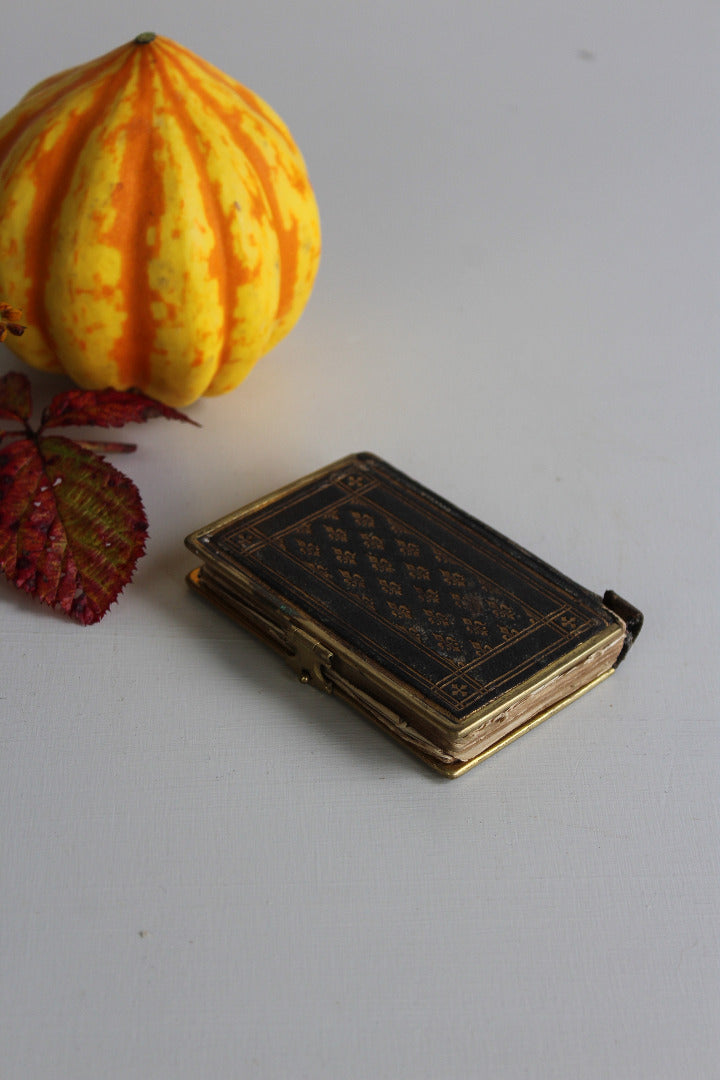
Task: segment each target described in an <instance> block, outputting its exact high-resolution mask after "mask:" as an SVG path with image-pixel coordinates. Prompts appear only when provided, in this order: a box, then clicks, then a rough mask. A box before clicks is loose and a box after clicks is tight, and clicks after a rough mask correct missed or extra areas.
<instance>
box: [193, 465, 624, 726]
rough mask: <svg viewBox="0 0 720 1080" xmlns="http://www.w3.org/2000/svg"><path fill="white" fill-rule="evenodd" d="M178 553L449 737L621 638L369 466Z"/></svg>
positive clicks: (524, 560) (284, 494)
mask: <svg viewBox="0 0 720 1080" xmlns="http://www.w3.org/2000/svg"><path fill="white" fill-rule="evenodd" d="M186 542H187V544H188V546H189V547H190V548H191V550H193V551H194V552H196V553H198V554H199V555H201V556H202V558H203V559H204V560H205V562H206V564H208V565H213V564H214V565H215V566H217V567H218V569H219V571H220V573H221V575H223V576H224V577H226V578H228V579H232V577H233V575H235V576H237V578H238V580H241V581H244V582H247V581H249V582H251V583H252V585H253V588H255V589H256V590H259V591H260V592H261V593H262V595H263V598H264V603H265V604H266V607H267V608H268V609H272V608H273V607H274V608H275V609H277V610H278V612H280V613H281V614H282V618H283V619H284V620H285V621H286V622H290V623H292V622H296V623H297V622H304V623H306V624H307V622H308V621H310V622H311V623H313V624H316V625H319V626H320V627H324V628H326V630H327V631H329V633H330V634H331V635H332V637H333V638H334V640H336V641H337V640H339V641H341V642H343V643H345V645H346V646H347V652H348V654H352V655H355V656H358V657H360V658H362V659H363V660H366V661H369V662H370V663H371V664H372V665H377V666H378V667H379V668H381V669H382V670H383V672H385V673H386V674H387V677H388V679H390V680H391V681H396V682H397V683H398V684H399V685H402V686H404V687H406V688H409V689H410V692H411V693H412V694H413V695H420V696H421V697H422V699H423V700H424V701H425V702H427V703H428V704H429V705H430V706H431V707H434V708H435V709H437V710H438V711H439V713H441V714H442V716H443V717H444V718H445V720H446V721H447V724H448V725H449V726H450V728H454V729H455V731H456V732H461V731H463V729H464V727H465V726H466V725H467V723H468V722H469V721H470V720H471V719H472V718H473V717H474V716H477V715H478V710H483V709H484V708H486V707H487V706H488V705H490V704H491V703H493V702H494V701H496V700H498V699H499V698H505V697H507V695H509V694H512V692H513V691H514V690H515V689H516V688H517V687H520V686H525V685H527V684H528V683H529V682H532V680H533V679H535V678H538V677H540V676H541V675H542V673H543V672H545V671H547V670H548V669H550V668H552V667H553V665H557V664H558V663H561V662H562V660H563V658H565V657H567V656H568V655H570V654H574V653H575V652H577V650H578V649H579V648H582V646H583V645H584V644H585V643H587V642H591V641H594V640H598V638H599V637H600V639H601V638H602V634H603V632H607V633H608V634H610V633H617V629H618V624H619V620H618V619H617V617H616V616H615V615H614V614H613V612H612V611H610V610H609V609H608V607H606V606H605V605H604V604H603V602H602V600H601V599H600V597H599V596H597V595H595V594H594V593H593V592H590V591H589V590H587V589H585V588H583V587H582V586H580V585H578V584H576V583H575V582H573V581H571V580H570V579H569V578H567V577H566V576H565V575H563V574H561V573H559V572H558V571H556V570H554V569H553V568H552V567H550V566H549V565H547V564H546V563H544V562H543V561H541V560H540V559H538V558H536V557H535V556H533V555H531V554H530V553H529V552H527V551H526V550H524V549H523V548H522V547H520V546H519V545H517V544H515V543H513V542H512V541H511V540H508V539H507V538H506V537H504V536H502V535H500V534H499V533H497V532H496V531H495V530H493V529H491V528H489V527H488V526H487V525H484V524H483V523H482V522H480V521H478V520H477V519H475V518H473V517H471V516H470V515H469V514H466V513H464V512H463V511H461V510H459V509H458V508H457V507H455V506H453V505H451V504H450V503H448V502H447V501H446V500H445V499H442V498H441V497H440V496H438V495H435V494H433V493H432V492H430V491H428V490H427V489H426V488H424V487H423V486H422V485H420V484H418V483H417V482H415V481H413V480H411V479H410V478H409V477H407V476H405V475H404V474H403V473H401V472H399V471H398V470H397V469H395V468H393V467H392V466H391V465H388V464H387V463H386V462H384V461H382V460H381V459H379V458H377V457H375V456H374V455H372V454H356V455H352V456H351V457H348V458H345V459H343V461H341V462H337V463H336V464H334V465H331V466H328V467H327V468H326V469H323V470H320V471H319V472H317V473H314V474H312V475H311V476H310V477H307V478H305V479H303V480H300V481H297V482H296V483H294V484H291V485H289V486H288V487H286V488H283V489H282V490H281V491H279V492H277V493H274V494H272V495H270V496H267V497H265V498H264V499H261V500H258V501H257V502H255V503H253V504H251V505H250V506H248V507H245V508H243V509H241V510H239V511H236V512H234V513H232V514H229V515H227V516H226V517H225V518H223V519H221V520H220V521H218V522H215V523H213V524H212V525H209V526H207V527H206V528H204V529H199V530H197V531H196V532H195V533H193V534H192V535H191V536H189V537H188V538H187V541H186Z"/></svg>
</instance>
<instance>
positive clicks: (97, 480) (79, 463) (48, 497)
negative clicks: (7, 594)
mask: <svg viewBox="0 0 720 1080" xmlns="http://www.w3.org/2000/svg"><path fill="white" fill-rule="evenodd" d="M146 538H147V519H146V517H145V511H144V509H143V505H142V500H141V499H140V494H139V492H138V490H137V488H136V487H135V485H134V484H133V482H132V480H130V479H129V478H128V477H126V476H123V474H122V473H121V472H119V471H118V470H117V469H116V468H114V466H112V465H111V464H110V463H109V462H107V461H104V460H103V459H102V458H99V457H97V455H95V454H93V453H92V452H91V451H89V450H84V449H82V448H81V447H79V446H77V445H76V444H74V443H73V442H72V440H70V439H65V438H62V437H61V436H51V437H49V438H41V439H38V440H34V439H18V440H16V441H15V442H12V443H10V444H8V445H7V446H6V447H5V449H4V450H0V568H2V570H3V572H4V573H5V575H6V576H7V577H8V578H9V579H10V581H13V582H14V583H15V585H17V587H18V588H20V589H24V590H25V592H28V593H30V594H31V595H32V596H35V597H37V599H39V600H41V601H43V603H45V604H49V605H50V607H54V608H59V609H60V610H61V611H64V612H65V614H66V615H70V616H72V617H73V618H75V619H77V620H78V622H81V623H83V625H88V624H89V623H94V622H97V621H98V619H101V618H102V616H103V615H104V614H105V612H106V611H107V610H108V608H109V607H110V605H111V604H112V603H113V601H114V600H116V599H117V597H118V595H119V593H120V592H121V591H122V589H123V588H124V586H125V585H126V584H127V582H128V581H129V580H130V579H131V577H132V575H133V571H134V569H135V565H136V563H137V561H138V559H139V558H140V556H141V555H142V553H143V551H144V550H145V541H146Z"/></svg>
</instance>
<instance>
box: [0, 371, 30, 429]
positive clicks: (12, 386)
mask: <svg viewBox="0 0 720 1080" xmlns="http://www.w3.org/2000/svg"><path fill="white" fill-rule="evenodd" d="M31 408H32V398H31V395H30V383H29V381H28V380H27V379H26V377H25V376H24V375H20V374H18V372H16V371H11V372H10V373H9V374H8V375H3V377H2V379H0V420H19V421H20V422H21V423H25V421H26V420H29V419H30V410H31Z"/></svg>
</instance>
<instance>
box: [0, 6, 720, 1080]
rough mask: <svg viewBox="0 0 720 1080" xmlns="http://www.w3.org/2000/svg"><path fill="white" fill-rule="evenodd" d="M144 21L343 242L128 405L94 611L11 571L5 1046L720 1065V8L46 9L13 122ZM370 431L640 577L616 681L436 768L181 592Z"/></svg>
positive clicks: (574, 1069)
mask: <svg viewBox="0 0 720 1080" xmlns="http://www.w3.org/2000/svg"><path fill="white" fill-rule="evenodd" d="M145 29H153V30H156V31H157V32H159V33H163V34H166V35H168V36H170V37H174V38H175V39H177V40H179V41H181V42H182V43H183V44H184V45H186V46H187V47H189V48H191V49H193V50H194V51H195V52H198V53H200V54H201V55H203V56H205V57H206V58H207V59H209V60H211V61H212V62H214V63H215V64H217V65H218V66H219V67H221V68H223V69H224V70H226V71H228V72H230V73H231V74H233V75H235V76H236V77H237V78H239V79H240V80H241V81H243V82H245V83H246V84H247V85H249V86H251V87H252V88H253V89H255V90H256V91H257V92H258V93H260V94H261V95H262V96H263V97H265V98H266V100H268V101H269V102H270V103H271V104H272V105H273V106H274V107H275V108H276V109H277V110H278V111H279V112H280V114H281V115H282V116H283V117H284V118H285V120H286V121H287V122H288V124H289V126H290V128H291V130H292V131H293V133H294V135H295V137H296V138H297V140H298V142H299V144H300V146H301V148H302V150H303V153H304V155H305V158H306V161H307V164H308V167H309V170H310V173H311V176H312V179H313V182H314V185H315V188H316V192H317V196H318V200H319V204H320V209H321V214H322V219H323V228H324V255H323V263H322V267H321V271H320V275H319V278H318V282H317V286H316V290H315V293H314V296H313V298H312V301H311V303H310V306H309V307H308V310H307V312H306V314H305V315H304V317H303V319H302V320H301V322H300V324H299V326H298V327H297V329H296V330H295V331H294V332H293V333H292V334H291V336H290V337H289V338H288V339H287V340H286V341H285V342H283V343H282V344H281V345H280V346H279V347H278V348H277V349H276V350H275V351H274V352H273V353H272V354H271V355H270V356H268V357H267V358H266V359H264V360H263V361H262V362H261V363H260V364H259V365H258V367H257V368H256V369H255V371H254V372H253V373H252V375H251V376H250V378H249V379H248V380H247V382H246V383H245V384H243V386H241V387H240V388H239V389H238V390H236V391H235V392H234V393H232V394H231V395H228V396H226V397H224V398H222V399H214V400H206V401H203V402H200V403H198V404H197V405H196V406H194V407H193V408H192V410H191V414H192V416H193V417H194V418H195V419H197V420H198V421H199V422H200V423H201V424H202V428H201V429H199V430H196V429H192V428H189V427H187V426H185V425H173V424H169V423H164V422H161V421H156V422H154V423H153V424H151V425H147V426H146V427H144V428H138V429H137V436H136V437H137V441H138V443H139V450H138V452H137V454H136V455H135V456H134V457H128V458H124V459H123V460H122V461H121V462H120V463H119V464H120V467H121V468H124V469H126V470H127V471H128V472H129V473H130V474H131V475H132V476H133V478H134V479H135V480H136V482H137V484H138V486H139V487H140V490H141V492H142V494H143V497H144V500H145V504H146V507H147V511H148V515H149V518H150V524H151V540H150V543H149V546H148V552H147V555H146V557H145V558H144V560H143V561H142V563H141V564H140V566H139V569H138V572H137V575H136V579H135V581H134V583H133V584H132V585H131V586H130V587H129V588H128V589H127V591H126V593H125V594H124V596H123V597H122V598H121V600H120V602H119V603H118V605H117V606H116V607H115V608H114V609H113V610H112V612H111V613H110V614H109V615H108V617H107V618H106V619H105V620H104V621H103V622H102V623H101V624H99V625H98V626H97V627H95V628H92V629H89V630H82V629H80V628H79V627H75V626H73V625H70V624H68V623H66V622H65V621H63V620H62V619H59V618H56V617H54V616H53V615H51V614H48V613H46V612H44V611H40V610H39V608H38V607H37V606H36V605H35V604H34V603H33V602H31V601H30V600H28V599H27V598H25V597H23V596H20V595H19V594H17V593H16V591H15V590H14V589H13V588H11V587H10V586H9V585H7V584H3V583H2V582H0V634H1V635H2V652H1V654H0V656H1V663H2V681H1V682H0V738H1V739H2V756H1V758H0V767H1V768H2V772H3V775H2V781H1V786H0V800H1V803H0V806H1V810H0V812H1V815H2V822H3V826H2V852H1V860H2V863H1V885H0V888H1V891H2V911H3V916H2V920H1V921H0V945H1V949H2V953H1V956H2V960H1V967H2V974H1V983H0V1015H2V1017H3V1024H2V1034H0V1060H2V1067H1V1071H2V1074H3V1077H4V1078H5V1080H26V1078H27V1077H38V1078H39V1077H43V1078H44V1077H52V1078H56V1077H68V1078H70V1077H71V1078H72V1080H84V1078H93V1080H97V1078H98V1077H103V1078H104V1077H109V1078H115V1077H117V1078H123V1080H126V1078H129V1077H138V1078H147V1077H158V1078H159V1077H163V1078H164V1077H172V1078H173V1080H177V1078H186V1077H187V1078H195V1077H204V1076H214V1077H243V1078H245V1077H260V1078H263V1080H264V1078H276V1077H277V1078H285V1077H291V1078H300V1077H307V1078H312V1080H319V1078H325V1077H327V1078H328V1080H337V1078H338V1077H343V1078H345V1077H347V1078H359V1080H364V1078H369V1077H373V1078H387V1080H405V1078H407V1080H423V1078H428V1080H431V1078H432V1080H435V1078H437V1077H440V1076H443V1077H449V1078H458V1080H460V1078H465V1077H470V1076H483V1077H485V1076H487V1077H502V1078H508V1080H515V1078H520V1077H533V1078H535V1077H542V1078H548V1080H559V1078H568V1080H575V1078H576V1077H583V1078H585V1080H601V1078H602V1080H605V1078H606V1077H609V1076H617V1077H628V1078H630V1077H632V1078H634V1080H637V1078H647V1080H663V1078H667V1080H676V1078H677V1077H679V1076H689V1077H693V1078H697V1080H704V1078H707V1080H710V1078H711V1077H715V1076H717V1060H718V1059H719V1058H720V1042H719V1040H718V1030H720V1024H718V1013H719V1009H718V1005H719V1004H720V1001H719V997H720V995H719V993H718V987H719V985H720V983H719V981H718V976H719V975H720V963H719V950H718V920H717V915H718V899H719V889H718V880H719V877H718V820H717V819H718V812H717V806H718V798H717V796H718V780H717V777H718V757H719V754H718V748H719V743H718V726H717V719H718V718H717V702H718V699H719V698H718V691H719V689H720V687H718V679H717V667H718V665H717V641H718V599H719V597H718V532H719V529H718V518H719V515H718V496H717V479H718V464H719V461H720V453H719V447H718V436H717V430H718V422H717V421H718V403H719V398H720V395H719V394H718V363H717V356H718V345H719V344H720V328H719V320H718V299H717V297H718V290H717V283H718V224H719V219H720V214H719V202H718V190H719V189H720V183H719V181H720V175H719V172H720V169H719V165H720V157H719V155H718V143H717V130H718V128H717V122H718V119H719V116H718V113H719V111H720V110H719V97H718V91H719V89H720V87H719V82H720V79H719V77H718V66H717V48H718V43H719V42H718V36H719V35H718V17H717V6H716V5H715V4H714V3H712V2H693V3H688V2H687V0H683V2H682V3H681V2H680V0H670V2H668V3H665V4H662V5H658V4H655V3H649V2H636V3H631V4H627V3H607V2H602V3H600V2H599V0H597V2H595V0H581V2H580V3H568V2H561V0H556V2H545V0H543V2H541V3H535V4H533V3H529V2H528V3H521V2H517V0H515V2H512V0H511V2H506V3H494V2H488V3H480V4H478V3H457V4H454V5H448V4H447V3H439V2H438V3H435V2H431V0H418V2H416V3H414V4H411V3H409V2H405V0H389V2H387V0H386V2H385V3H379V2H375V0H365V2H364V3H363V4H359V3H358V4H355V3H351V2H346V3H330V2H329V0H315V2H311V0H307V2H302V3H290V2H287V0H276V2H271V3H267V2H263V3H260V2H255V0H251V2H245V3H243V4H242V5H236V6H234V7H228V5H226V4H221V3H219V2H218V0H205V3H203V4H201V5H193V4H189V3H177V2H176V3H173V4H170V3H167V2H153V0H143V3H142V4H140V3H137V2H135V0H129V2H126V3H124V4H122V5H116V4H112V5H111V4H109V3H108V2H107V0H100V2H93V3H90V2H87V0H75V2H74V3H72V2H69V3H66V4H64V5H55V4H52V5H51V4H50V3H49V2H48V0H25V2H24V3H23V4H22V5H16V7H15V9H14V10H12V11H10V12H6V13H5V15H4V18H3V42H4V48H3V63H2V67H1V68H0V111H3V112H4V111H5V110H7V109H8V108H10V107H11V106H12V105H13V104H14V103H15V101H16V100H17V99H18V98H19V97H20V96H21V94H22V93H24V92H25V90H26V89H28V88H29V87H30V86H31V85H32V84H33V83H34V82H36V81H38V80H39V79H41V78H43V77H44V76H46V75H48V74H50V73H52V72H53V71H56V70H59V69H61V68H63V67H68V66H71V65H73V64H76V63H80V62H82V61H84V60H86V59H89V58H90V57H92V56H94V55H97V54H99V53H102V52H105V51H107V50H109V49H111V48H113V47H115V46H116V45H118V44H120V43H121V42H123V41H125V40H129V39H130V38H132V37H134V36H135V34H137V33H138V32H140V31H141V30H145ZM17 367H18V362H17V361H16V360H15V359H14V358H13V357H11V356H10V354H9V353H7V352H6V351H3V353H2V355H1V356H0V373H3V372H5V371H8V370H12V369H15V368H17ZM64 385H65V384H64V383H63V382H62V380H55V379H47V378H43V377H42V376H40V375H34V376H33V386H34V390H35V394H36V396H37V398H38V401H39V402H42V401H43V400H46V399H47V397H48V396H49V394H50V393H51V392H52V391H54V390H56V389H58V388H60V387H61V386H64ZM353 450H373V451H375V452H377V453H379V454H381V455H383V456H384V457H386V458H388V459H389V460H390V461H392V462H393V463H394V464H396V465H397V466H399V467H400V468H402V469H404V470H405V471H406V472H409V473H410V474H411V475H413V476H415V477H416V478H417V479H418V480H420V481H421V482H423V483H425V484H427V485H428V486H430V487H432V488H434V489H436V490H438V491H441V492H442V493H443V494H444V495H446V496H447V497H448V498H450V499H452V500H454V501H455V502H457V503H459V504H460V505H461V506H463V507H464V508H465V509H467V510H469V511H471V512H472V513H474V514H476V515H477V516H479V517H481V518H483V519H484V520H486V521H488V522H489V523H490V524H492V525H494V526H495V527H496V528H499V529H501V530H502V531H504V532H506V533H508V534H509V535H511V536H512V537H513V538H514V539H516V540H518V541H519V542H521V543H523V544H525V545H526V546H527V547H529V548H531V549H533V550H535V551H536V552H537V553H538V554H539V555H541V556H543V557H544V558H546V559H547V560H548V561H550V562H551V563H553V564H554V565H556V566H558V567H559V568H560V569H562V570H564V571H566V572H567V573H569V574H570V575H572V576H574V577H576V578H577V579H578V580H580V581H581V582H582V583H583V584H585V585H588V586H589V587H591V588H594V589H596V590H597V591H602V590H603V589H604V588H605V587H607V586H612V587H613V588H615V589H616V590H617V591H618V592H620V593H621V594H622V595H625V596H627V598H628V599H630V600H631V601H633V602H634V603H636V604H637V605H638V606H640V607H641V608H643V609H644V611H645V614H646V628H645V630H644V631H643V635H642V636H641V638H640V639H639V641H638V643H637V646H636V647H635V649H634V651H633V652H632V653H631V655H630V657H629V658H628V661H627V663H626V664H625V665H624V667H623V668H621V670H620V672H619V673H618V674H617V675H615V676H613V678H612V679H610V680H609V681H608V682H606V683H605V684H603V686H602V687H600V688H598V689H597V690H596V691H594V692H593V693H592V694H590V695H587V696H586V697H585V698H583V699H582V700H581V701H580V702H578V703H577V704H576V705H575V706H573V707H572V708H571V709H568V710H566V711H564V712H563V713H560V714H559V715H558V716H556V717H555V718H554V719H553V720H551V721H549V722H548V723H547V724H545V725H542V726H541V727H540V728H539V729H538V730H537V731H536V732H534V733H533V734H531V735H529V736H527V737H526V738H523V739H521V740H520V741H519V742H517V743H516V744H514V746H512V747H510V748H509V749H507V750H506V751H504V752H502V753H501V754H499V755H497V756H496V757H494V758H492V759H490V760H489V761H488V762H487V763H485V764H484V765H482V766H481V767H479V768H478V769H476V770H474V771H473V772H471V773H469V774H468V775H467V776H466V777H464V778H462V779H460V780H457V781H454V782H446V781H442V780H441V779H439V778H436V777H434V776H433V775H432V774H430V773H428V772H426V771H425V770H424V769H423V768H422V767H421V766H420V765H418V764H417V763H415V761H414V760H413V759H412V758H410V757H409V756H407V755H406V754H404V753H403V752H402V751H400V750H399V749H398V748H397V747H396V746H395V745H394V744H393V743H391V742H390V741H389V740H387V739H386V738H385V737H384V736H382V735H381V734H380V733H378V732H376V731H375V729H373V728H372V727H371V726H370V725H369V724H367V723H366V722H364V721H363V720H362V719H360V718H358V717H356V716H355V715H354V714H353V713H351V712H350V711H349V710H348V709H346V708H344V707H343V706H342V705H341V704H340V703H339V702H337V701H335V700H333V699H331V698H325V697H324V696H322V695H320V694H316V693H313V692H312V691H310V690H308V689H307V688H305V687H302V686H300V685H299V684H298V683H296V682H295V681H294V680H293V678H292V676H291V675H290V674H289V673H287V672H286V671H285V670H284V668H282V667H281V666H280V665H279V664H278V662H277V660H276V659H275V657H274V656H272V655H270V654H269V653H267V652H266V651H265V650H264V649H263V648H262V646H260V645H259V644H257V643H255V642H254V641H252V640H250V639H249V638H247V637H246V636H245V635H243V634H242V633H241V632H240V631H239V630H237V629H236V628H235V627H234V626H232V625H231V624H230V623H229V622H228V621H226V620H224V619H223V618H221V617H220V616H218V615H217V614H215V613H214V612H213V611H211V610H209V609H208V608H206V607H205V606H203V604H202V603H201V602H200V601H199V600H198V599H197V598H196V597H194V596H192V595H190V594H189V592H188V591H187V590H186V587H185V585H184V581H183V578H184V574H185V572H186V571H187V570H188V569H189V568H190V567H191V566H192V565H193V561H192V558H191V557H190V556H189V555H188V553H187V552H186V551H185V550H184V548H183V544H182V540H183V537H184V536H185V534H186V533H188V532H189V531H191V530H192V529H194V528H196V527H198V526H199V525H202V524H204V523H206V522H207V521H209V520H212V519H214V518H216V517H218V516H219V515H220V514H222V513H224V512H226V511H229V510H231V509H233V508H235V507H236V506H239V505H241V504H243V503H244V502H246V501H248V500H249V499H251V498H254V497H256V496H258V495H260V494H262V493H263V492H265V491H268V490H271V489H272V488H274V487H276V486H278V485H279V484H281V483H284V482H286V481H289V480H291V479H294V478H295V477H296V476H299V475H302V474H303V473H305V472H307V471H309V470H310V469H312V468H316V467H318V466H320V465H323V464H325V463H326V462H329V461H331V460H333V459H335V458H337V457H340V456H341V455H342V454H344V453H347V452H350V451H353Z"/></svg>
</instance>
